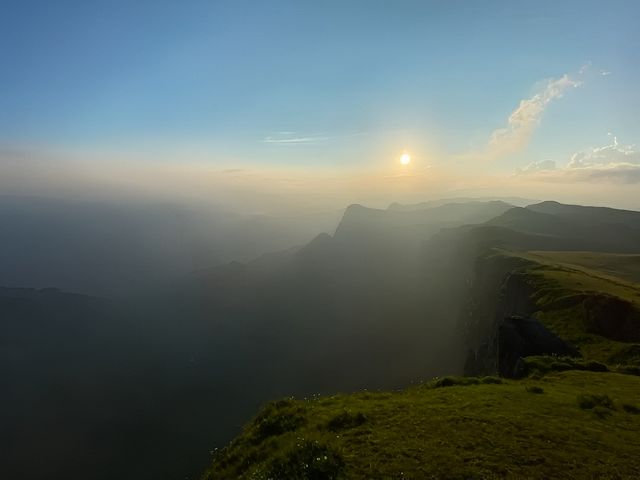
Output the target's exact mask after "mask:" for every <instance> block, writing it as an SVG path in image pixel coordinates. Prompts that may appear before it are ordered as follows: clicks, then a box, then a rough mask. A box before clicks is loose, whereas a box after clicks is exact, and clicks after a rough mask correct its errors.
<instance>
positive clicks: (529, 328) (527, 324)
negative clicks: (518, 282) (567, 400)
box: [494, 316, 580, 377]
mask: <svg viewBox="0 0 640 480" xmlns="http://www.w3.org/2000/svg"><path fill="white" fill-rule="evenodd" d="M494 342H495V358H496V362H497V365H496V366H497V370H498V373H499V374H500V375H501V376H503V377H518V376H520V371H519V370H520V365H521V363H520V362H519V360H520V359H521V358H523V357H528V356H532V355H568V356H579V355H580V353H579V352H578V350H577V349H576V348H575V347H573V346H572V345H569V344H568V343H567V342H565V341H564V340H562V339H561V338H560V337H558V336H557V335H555V334H554V333H552V332H550V331H549V330H547V329H546V328H545V327H544V325H542V323H540V322H539V321H538V320H536V319H534V318H522V317H518V316H511V317H507V318H505V319H504V321H503V322H502V323H501V324H500V325H499V326H498V330H497V333H496V338H495V340H494Z"/></svg>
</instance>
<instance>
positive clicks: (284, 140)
mask: <svg viewBox="0 0 640 480" xmlns="http://www.w3.org/2000/svg"><path fill="white" fill-rule="evenodd" d="M327 139H328V137H325V136H322V135H320V134H313V135H306V136H305V135H300V134H298V133H297V132H288V131H287V132H274V133H273V134H271V135H269V136H267V137H265V138H264V139H262V143H271V144H278V145H304V144H313V143H318V142H322V141H324V140H327Z"/></svg>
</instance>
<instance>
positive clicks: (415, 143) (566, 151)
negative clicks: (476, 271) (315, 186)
mask: <svg viewBox="0 0 640 480" xmlns="http://www.w3.org/2000/svg"><path fill="white" fill-rule="evenodd" d="M638 19H640V2H637V1H608V2H604V1H598V2H594V1H585V0H581V1H563V2H558V1H522V2H514V1H483V2H479V1H478V2H476V1H459V0H451V1H415V2H414V1H372V0H369V1H345V0H343V1H316V2H311V1H259V2H258V1H253V2H248V1H229V2H224V1H197V0H194V1H189V2H178V1H172V2H169V1H161V0H153V1H151V0H149V1H146V0H139V1H136V2H132V1H119V0H111V1H90V0H85V1H66V0H57V1H55V2H54V1H33V0H4V1H3V2H2V15H0V64H1V65H2V75H0V144H1V145H4V146H10V147H11V148H23V147H24V148H27V147H29V146H33V145H37V146H38V147H39V148H52V149H56V148H62V149H64V148H82V149H89V150H95V151H100V150H105V149H117V150H120V151H127V150H131V151H139V150H140V149H143V150H144V149H147V150H153V151H156V150H158V151H162V150H166V151H168V150H171V151H173V152H180V149H181V148H188V149H197V150H198V151H201V152H206V158H207V161H208V162H210V163H211V164H212V165H216V164H220V165H223V164H224V165H226V166H228V165H229V163H230V162H231V163H232V164H237V165H238V166H243V165H245V164H247V165H248V164H251V165H255V164H261V165H272V164H273V165H296V166H309V167H313V166H324V167H332V166H345V165H359V166H366V165H367V164H368V162H373V163H376V164H379V163H380V162H384V161H386V160H385V159H386V158H389V157H392V156H393V155H394V154H396V153H397V152H399V151H401V150H402V149H404V148H406V149H408V150H411V151H415V152H416V154H417V155H416V156H417V157H420V156H422V157H424V160H425V163H427V162H428V163H430V164H434V165H445V164H447V165H451V164H456V163H459V164H460V165H459V166H461V167H464V166H465V165H469V164H470V163H472V162H474V160H473V158H474V152H476V153H477V155H475V156H477V157H483V154H482V153H481V151H482V150H483V149H484V148H485V147H486V145H487V143H488V142H489V139H490V138H491V136H492V133H493V132H494V131H496V130H497V129H500V128H505V127H506V126H507V125H508V119H509V116H510V115H511V114H512V112H514V110H515V109H516V108H517V107H518V105H519V104H520V102H521V101H523V100H527V99H531V98H533V97H535V95H536V94H539V93H540V92H544V91H545V88H546V87H547V86H548V85H549V83H550V82H553V81H554V80H557V79H560V78H562V77H563V76H564V75H568V78H569V79H571V81H572V82H576V83H579V87H578V86H577V85H576V86H575V88H567V89H566V91H563V92H562V94H561V95H558V96H557V97H553V100H552V101H550V102H549V104H548V105H547V104H545V106H544V112H541V114H540V115H539V116H538V117H536V118H535V119H534V122H535V126H534V127H533V129H532V131H531V132H530V135H529V136H528V138H527V139H526V141H525V142H524V144H523V145H522V146H521V147H519V148H517V149H513V151H509V152H507V153H505V154H500V155H493V156H492V161H491V162H490V163H483V164H482V165H483V167H482V168H486V169H487V170H488V171H493V170H498V171H505V172H507V171H509V172H511V171H513V170H514V168H516V167H524V166H526V165H528V164H529V163H532V162H537V161H541V160H548V159H551V160H553V161H554V162H557V164H558V165H559V166H563V165H564V164H566V163H567V162H569V160H570V158H571V155H572V154H573V153H575V152H578V151H581V150H584V149H589V148H591V149H594V148H599V147H602V146H606V145H608V144H609V143H610V137H608V136H607V133H609V132H612V133H614V134H615V135H617V137H618V138H619V139H620V141H621V142H624V143H625V144H634V143H640V121H639V120H638V119H639V118H640V117H639V116H638V112H639V111H640V92H639V90H638V87H637V86H638V85H639V84H640V33H639V32H640V28H638ZM585 66H588V68H585ZM581 71H582V73H581ZM185 151H186V150H185ZM470 152H471V153H470ZM478 152H480V153H478ZM427 157H428V158H427ZM493 157H495V158H493ZM625 158H627V157H625ZM628 158H631V157H630V156H629V157H628ZM633 158H635V157H633ZM230 159H231V160H230ZM391 160H392V159H390V161H391ZM175 161H178V162H179V161H181V160H180V159H179V158H177V159H176V160H175ZM234 162H235V163H234Z"/></svg>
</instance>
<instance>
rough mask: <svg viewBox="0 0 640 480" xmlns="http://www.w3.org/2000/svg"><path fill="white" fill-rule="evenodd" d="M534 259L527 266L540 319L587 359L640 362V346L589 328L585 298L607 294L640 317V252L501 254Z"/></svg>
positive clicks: (614, 362) (607, 361) (606, 361)
mask: <svg viewBox="0 0 640 480" xmlns="http://www.w3.org/2000/svg"><path fill="white" fill-rule="evenodd" d="M501 254H503V255H510V256H518V257H522V258H524V259H527V260H530V261H531V262H532V263H531V264H529V265H528V266H527V267H525V270H526V272H527V275H528V280H529V283H530V284H531V286H532V288H533V289H534V290H535V291H536V295H535V298H534V300H535V302H536V304H537V308H538V309H539V311H538V312H537V313H536V314H535V317H536V318H538V319H539V320H540V321H542V322H543V323H544V324H545V325H546V326H547V327H548V328H549V329H550V330H552V331H554V332H555V333H556V334H557V335H559V336H560V337H562V338H564V339H566V340H567V341H569V342H570V343H572V344H574V345H575V346H577V347H578V348H579V349H580V351H581V353H582V354H583V355H584V356H585V358H587V359H593V360H598V361H600V362H604V363H608V364H617V363H622V364H627V363H628V364H640V357H639V356H638V352H639V351H640V345H638V344H634V343H625V342H620V341H616V340H612V339H610V338H605V337H603V336H600V335H596V334H593V333H590V332H589V331H588V329H587V328H586V327H585V315H586V313H587V312H586V309H585V306H584V299H585V297H588V296H591V297H596V296H602V295H603V294H604V295H607V296H610V297H615V298H618V299H621V300H623V301H626V302H629V303H630V304H631V305H633V308H634V309H635V310H636V311H637V312H638V316H639V318H640V284H638V283H635V282H634V281H633V279H634V278H635V276H636V275H638V272H640V255H616V254H607V253H592V252H528V253H517V254H515V253H512V252H504V251H503V252H501Z"/></svg>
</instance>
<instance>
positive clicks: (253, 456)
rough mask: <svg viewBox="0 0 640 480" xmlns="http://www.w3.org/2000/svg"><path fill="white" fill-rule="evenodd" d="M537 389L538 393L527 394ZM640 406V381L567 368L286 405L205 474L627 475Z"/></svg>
mask: <svg viewBox="0 0 640 480" xmlns="http://www.w3.org/2000/svg"><path fill="white" fill-rule="evenodd" d="M534 385H535V386H538V387H542V389H543V390H544V391H543V393H532V392H530V391H528V388H527V387H529V389H530V387H531V386H534ZM584 394H596V395H608V396H609V397H610V398H611V399H613V402H614V409H613V410H610V409H606V408H602V407H600V408H596V409H584V408H581V407H580V406H579V398H580V395H584ZM639 399H640V377H634V376H629V375H620V374H616V373H594V372H578V371H570V372H562V373H555V374H551V375H548V376H545V377H544V378H542V379H538V380H533V379H526V380H520V381H504V383H502V384H499V385H495V384H477V385H468V386H458V385H455V386H449V387H443V388H433V385H432V384H430V385H423V386H420V387H415V388H411V389H408V390H406V391H403V392H397V393H366V392H364V393H359V394H355V395H338V396H333V397H326V398H319V399H313V400H306V401H305V400H299V401H293V400H290V401H284V402H279V404H277V406H275V405H270V406H268V407H267V409H266V413H265V414H264V415H259V416H258V417H257V418H256V420H254V422H252V423H250V424H249V425H248V426H247V427H246V428H245V431H244V433H243V434H242V435H241V436H240V437H239V438H238V439H236V440H235V441H234V442H233V443H232V444H231V445H230V446H229V447H228V448H227V449H226V450H224V451H222V452H221V453H219V454H218V457H217V459H216V460H215V461H214V463H213V466H212V469H211V470H210V471H209V472H208V473H207V474H206V475H205V478H207V479H227V478H229V479H231V478H240V475H242V478H250V479H266V478H283V479H284V478H287V479H289V478H292V479H295V478H301V479H303V478H318V479H320V478H345V479H365V478H376V479H377V478H412V479H424V478H460V479H462V478H496V477H504V476H506V475H509V476H513V477H514V478H525V477H526V478H558V479H560V478H567V479H569V478H592V477H597V476H600V477H602V478H634V477H636V475H637V474H638V473H640V456H638V455H637V452H638V451H640V415H638V414H637V413H632V411H633V410H634V407H640V404H639V403H638V402H639ZM628 410H629V411H628ZM345 412H348V414H347V415H345ZM291 419H295V420H291ZM265 422H266V423H265ZM265 424H268V425H269V426H271V427H273V425H280V426H281V427H282V426H284V428H280V429H278V428H275V429H273V428H267V429H266V428H265V427H264V425H265ZM331 425H333V427H332V426H331ZM287 428H292V429H293V430H291V431H284V432H283V431H282V430H287ZM264 431H268V432H269V433H270V435H264ZM305 464H306V465H307V467H306V468H305V467H304V465H305ZM314 475H315V476H314Z"/></svg>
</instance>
